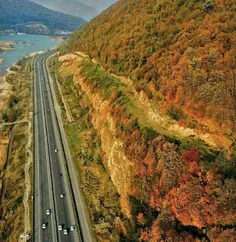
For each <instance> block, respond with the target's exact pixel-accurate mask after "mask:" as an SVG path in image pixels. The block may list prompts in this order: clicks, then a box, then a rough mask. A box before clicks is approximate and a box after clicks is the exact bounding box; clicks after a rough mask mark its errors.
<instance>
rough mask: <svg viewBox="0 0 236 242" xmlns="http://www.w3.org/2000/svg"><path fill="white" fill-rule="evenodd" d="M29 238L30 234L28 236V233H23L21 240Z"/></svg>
mask: <svg viewBox="0 0 236 242" xmlns="http://www.w3.org/2000/svg"><path fill="white" fill-rule="evenodd" d="M28 237H29V234H27V233H23V234H21V235H20V238H22V239H23V238H28Z"/></svg>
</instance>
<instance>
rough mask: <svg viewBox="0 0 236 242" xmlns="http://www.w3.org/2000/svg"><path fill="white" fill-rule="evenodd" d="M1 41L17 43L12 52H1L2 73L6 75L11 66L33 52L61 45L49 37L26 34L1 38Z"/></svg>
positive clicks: (0, 69) (0, 70) (0, 67)
mask: <svg viewBox="0 0 236 242" xmlns="http://www.w3.org/2000/svg"><path fill="white" fill-rule="evenodd" d="M0 41H13V42H15V44H14V48H13V49H12V50H9V51H5V52H0V59H1V58H2V59H3V63H2V64H0V72H2V73H4V74H5V73H6V70H7V68H8V67H9V66H11V65H12V64H13V63H15V62H16V61H17V60H19V59H20V58H22V57H23V56H26V55H28V54H30V53H33V52H37V51H43V50H47V49H51V48H53V47H56V46H57V45H58V44H59V43H60V41H55V40H52V39H51V38H50V37H49V36H40V35H24V34H21V35H6V36H0Z"/></svg>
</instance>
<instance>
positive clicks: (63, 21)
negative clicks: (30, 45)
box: [0, 0, 85, 34]
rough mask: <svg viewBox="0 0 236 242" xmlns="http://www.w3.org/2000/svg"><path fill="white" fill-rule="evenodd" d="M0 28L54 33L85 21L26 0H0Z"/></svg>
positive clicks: (25, 31) (73, 28)
mask: <svg viewBox="0 0 236 242" xmlns="http://www.w3.org/2000/svg"><path fill="white" fill-rule="evenodd" d="M0 6H1V8H0V30H2V31H4V30H12V31H17V32H24V33H29V34H55V33H60V32H62V31H65V32H68V31H73V30H75V29H76V28H78V27H79V26H80V25H81V24H83V23H85V21H84V20H83V19H81V18H77V17H73V16H70V15H66V14H63V13H59V12H55V11H52V10H49V9H47V8H44V7H42V6H40V5H38V4H35V3H33V2H30V1H28V0H21V1H17V0H9V1H8V0H0Z"/></svg>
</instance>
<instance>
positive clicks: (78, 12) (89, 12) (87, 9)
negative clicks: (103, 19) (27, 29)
mask: <svg viewBox="0 0 236 242" xmlns="http://www.w3.org/2000/svg"><path fill="white" fill-rule="evenodd" d="M32 2H35V3H37V4H40V5H42V6H44V7H46V8H49V9H52V10H55V11H59V12H62V13H66V14H70V15H73V16H76V17H82V18H84V19H86V20H89V19H91V18H92V17H94V16H96V15H97V14H98V13H99V12H98V11H97V10H96V8H95V7H93V6H89V5H87V4H86V1H85V3H82V2H79V1H77V0H48V1H46V0H32Z"/></svg>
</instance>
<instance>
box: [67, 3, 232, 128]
mask: <svg viewBox="0 0 236 242" xmlns="http://www.w3.org/2000/svg"><path fill="white" fill-rule="evenodd" d="M235 11H236V3H235V1H234V0H229V1H226V0H215V1H214V0H199V1H183V0H175V1H169V0H160V1H156V0H144V1H141V0H129V1H125V0H121V1H119V2H118V3H116V4H115V5H114V6H112V7H111V8H110V9H108V10H107V11H106V12H105V13H104V14H102V15H100V16H98V17H97V18H95V19H94V20H93V21H91V22H90V23H88V24H86V25H85V26H83V27H82V28H80V29H79V30H78V31H76V32H75V34H74V35H73V36H72V37H71V39H70V41H69V45H70V47H71V49H72V50H75V51H77V50H81V51H84V52H86V53H87V54H89V55H91V56H92V57H94V58H96V59H97V60H98V61H99V63H101V65H102V66H104V67H105V68H106V69H108V70H110V71H111V72H114V73H116V74H119V75H125V76H127V77H130V78H131V79H132V80H133V81H134V84H135V87H136V89H137V90H143V91H145V93H146V94H147V95H148V97H149V98H150V99H154V100H155V101H158V102H160V103H161V105H162V107H163V108H164V109H166V110H167V111H168V112H169V113H170V114H171V116H173V117H174V118H175V119H177V120H179V121H180V123H181V124H182V125H183V124H184V125H187V126H192V125H194V126H196V125H197V124H196V122H197V121H198V122H199V121H200V120H201V119H202V118H206V119H207V120H209V119H210V120H214V122H216V123H217V124H218V126H219V127H220V128H221V129H222V128H223V129H228V128H230V129H232V128H234V130H235V128H236V127H235V124H236V120H235V117H236V91H235V89H236V81H235V76H236V74H235V63H236V61H235V58H236V57H235V56H236V54H235V43H236V41H235V40H236V32H235V22H236V14H235ZM180 109H181V110H180ZM188 115H190V116H194V117H195V119H196V121H194V122H191V120H190V119H189V118H187V116H188ZM229 132H230V131H229Z"/></svg>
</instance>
